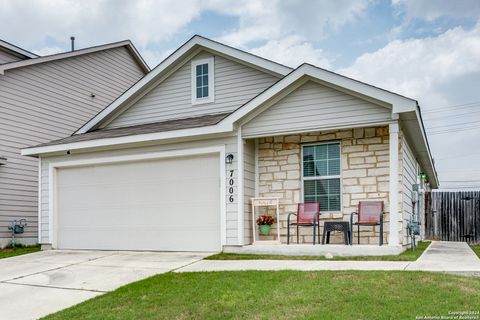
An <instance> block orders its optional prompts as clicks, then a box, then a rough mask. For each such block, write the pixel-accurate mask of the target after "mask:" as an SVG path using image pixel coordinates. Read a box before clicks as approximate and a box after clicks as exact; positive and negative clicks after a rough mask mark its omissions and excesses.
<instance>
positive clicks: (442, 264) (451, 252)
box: [406, 241, 480, 273]
mask: <svg viewBox="0 0 480 320" xmlns="http://www.w3.org/2000/svg"><path fill="white" fill-rule="evenodd" d="M406 270H422V271H444V272H479V273H480V259H479V258H478V257H477V255H476V254H475V252H473V250H472V249H471V248H470V246H469V245H468V244H467V243H466V242H447V241H433V242H432V244H431V245H430V246H429V247H428V249H427V250H426V251H425V252H424V253H423V254H422V256H421V257H420V258H419V259H418V260H417V261H412V262H411V263H410V264H409V265H408V266H407V269H406Z"/></svg>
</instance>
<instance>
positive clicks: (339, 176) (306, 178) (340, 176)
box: [300, 141, 343, 213]
mask: <svg viewBox="0 0 480 320" xmlns="http://www.w3.org/2000/svg"><path fill="white" fill-rule="evenodd" d="M332 143H338V145H339V146H340V174H339V175H334V176H317V177H304V176H303V148H304V147H309V146H318V145H325V144H332ZM300 152H301V153H300V170H301V172H300V176H301V182H300V184H301V186H300V192H301V199H302V202H305V192H304V191H305V190H304V181H305V180H307V181H308V180H328V179H337V178H338V179H340V210H329V211H323V212H324V213H341V212H342V208H343V178H342V172H343V168H342V142H341V141H322V142H312V143H305V144H302V148H301V150H300Z"/></svg>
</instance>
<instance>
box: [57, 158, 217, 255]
mask: <svg viewBox="0 0 480 320" xmlns="http://www.w3.org/2000/svg"><path fill="white" fill-rule="evenodd" d="M219 171H220V169H219V158H218V154H216V155H213V154H212V155H201V156H191V157H182V158H168V159H162V160H158V159H157V160H150V161H138V162H125V163H112V164H99V165H89V166H85V167H70V168H69V167H67V168H59V169H57V180H56V181H57V184H56V186H57V189H56V191H57V194H56V195H57V196H56V200H57V214H56V223H57V247H58V248H61V249H107V250H165V251H215V250H219V249H220V247H221V239H220V177H219Z"/></svg>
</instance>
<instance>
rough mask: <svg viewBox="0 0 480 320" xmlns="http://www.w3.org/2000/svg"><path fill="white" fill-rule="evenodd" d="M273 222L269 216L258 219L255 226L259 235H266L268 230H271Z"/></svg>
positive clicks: (265, 215)
mask: <svg viewBox="0 0 480 320" xmlns="http://www.w3.org/2000/svg"><path fill="white" fill-rule="evenodd" d="M273 222H275V221H274V219H273V217H272V216H271V215H268V214H264V215H261V216H260V217H258V219H257V225H258V230H259V231H260V233H261V234H263V235H268V234H269V233H270V229H271V228H272V224H273Z"/></svg>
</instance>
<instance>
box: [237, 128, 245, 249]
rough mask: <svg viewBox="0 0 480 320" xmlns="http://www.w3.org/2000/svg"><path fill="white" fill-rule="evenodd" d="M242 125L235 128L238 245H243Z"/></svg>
mask: <svg viewBox="0 0 480 320" xmlns="http://www.w3.org/2000/svg"><path fill="white" fill-rule="evenodd" d="M244 142H245V141H244V140H243V138H242V126H238V129H237V198H238V199H237V210H238V214H237V219H238V220H237V229H238V233H237V235H238V245H241V246H243V245H244V244H245V243H244V242H245V238H244V237H245V234H244V232H245V230H244V201H245V200H244V198H243V194H244V193H243V177H244V171H243V168H244V163H243V161H244V159H243V152H244V148H243V143H244Z"/></svg>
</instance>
